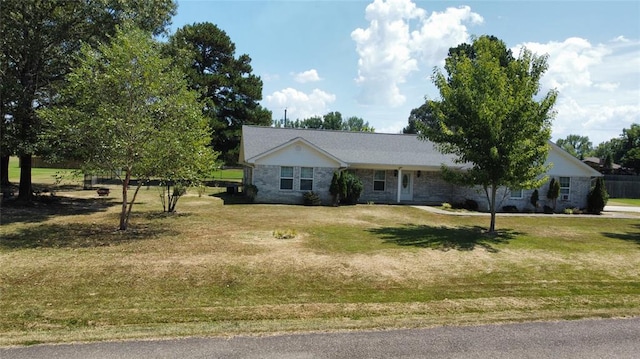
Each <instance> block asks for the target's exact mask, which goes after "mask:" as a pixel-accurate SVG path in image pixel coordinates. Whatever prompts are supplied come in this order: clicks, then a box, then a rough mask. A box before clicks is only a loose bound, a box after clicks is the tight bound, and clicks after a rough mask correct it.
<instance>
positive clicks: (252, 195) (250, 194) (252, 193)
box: [244, 184, 258, 202]
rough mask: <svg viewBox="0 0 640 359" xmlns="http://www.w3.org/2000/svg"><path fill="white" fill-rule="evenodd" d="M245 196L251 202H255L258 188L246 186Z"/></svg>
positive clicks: (250, 185) (251, 185)
mask: <svg viewBox="0 0 640 359" xmlns="http://www.w3.org/2000/svg"><path fill="white" fill-rule="evenodd" d="M244 195H245V196H247V198H248V199H249V201H250V202H253V201H255V200H256V196H257V195H258V187H256V186H255V185H253V184H248V185H246V186H244Z"/></svg>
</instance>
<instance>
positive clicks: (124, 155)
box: [39, 28, 214, 230]
mask: <svg viewBox="0 0 640 359" xmlns="http://www.w3.org/2000/svg"><path fill="white" fill-rule="evenodd" d="M159 47H160V45H159V43H157V42H155V41H154V40H153V39H152V38H151V34H150V33H148V32H145V31H142V30H137V29H134V28H127V30H118V31H117V33H116V35H115V37H114V38H112V40H111V44H110V45H100V46H99V47H98V48H97V49H92V48H91V47H89V46H83V48H82V52H81V54H82V56H80V58H79V64H78V66H77V67H76V68H74V69H73V71H72V72H71V73H70V74H69V76H68V82H67V83H66V86H65V87H64V89H63V92H62V93H61V100H62V103H63V104H64V105H61V106H59V107H55V108H51V109H45V110H42V111H40V113H39V115H41V116H42V117H43V118H45V119H47V120H48V121H50V123H51V126H50V128H51V132H50V134H49V135H50V136H53V137H64V138H66V139H67V143H71V144H72V145H70V146H72V147H75V149H72V150H73V151H74V153H76V154H79V155H80V157H81V158H82V159H83V160H84V161H85V165H86V167H87V168H88V169H96V170H103V171H110V172H114V173H116V174H120V178H121V180H122V209H121V212H120V225H119V228H120V230H126V229H127V226H128V223H129V216H130V214H131V210H132V208H133V204H134V203H135V200H136V196H137V194H138V191H139V189H140V187H141V186H142V184H143V183H144V182H145V181H146V180H148V179H149V178H151V177H159V178H162V179H164V180H166V181H174V183H179V184H181V183H182V182H180V181H194V180H197V179H198V178H199V177H200V175H201V174H202V173H203V172H204V171H206V170H207V168H208V166H210V165H211V162H212V160H213V159H214V155H213V153H212V152H211V150H210V149H209V148H207V147H206V145H207V144H208V143H209V142H210V138H209V134H210V132H209V128H208V126H207V121H206V119H205V118H204V117H203V116H202V112H201V105H200V104H199V103H198V101H197V93H196V92H193V91H189V90H188V89H187V84H186V82H185V80H184V75H183V73H182V72H180V71H179V70H177V69H175V68H173V67H172V66H170V62H171V61H170V60H167V59H163V58H162V57H161V56H160V50H159ZM134 178H137V179H138V182H137V186H136V188H135V192H134V193H133V196H132V197H131V198H130V197H129V192H128V187H129V185H130V184H131V181H132V179H134Z"/></svg>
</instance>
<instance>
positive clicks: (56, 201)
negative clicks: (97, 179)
mask: <svg viewBox="0 0 640 359" xmlns="http://www.w3.org/2000/svg"><path fill="white" fill-rule="evenodd" d="M118 204H119V203H118V202H117V201H115V200H114V199H112V198H75V197H63V196H51V195H48V194H47V195H40V196H36V198H35V199H34V200H33V202H31V203H26V204H25V203H21V202H19V201H17V200H15V199H11V200H4V201H2V208H1V214H0V225H5V224H11V223H37V222H43V221H45V220H46V219H48V218H49V217H53V216H69V215H81V214H89V213H94V212H103V211H106V210H107V209H108V208H109V207H111V206H116V205H118Z"/></svg>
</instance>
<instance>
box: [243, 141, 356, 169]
mask: <svg viewBox="0 0 640 359" xmlns="http://www.w3.org/2000/svg"><path fill="white" fill-rule="evenodd" d="M246 162H247V163H251V164H255V163H261V164H270V165H292V166H300V165H306V166H312V165H313V166H317V167H333V166H337V167H347V164H346V163H344V162H343V161H342V160H340V159H339V158H337V157H335V156H333V155H331V154H330V153H328V152H327V151H325V150H323V149H322V148H319V147H317V146H316V145H314V144H312V143H310V142H309V141H307V140H305V139H304V138H301V137H296V138H294V139H292V140H290V141H288V142H285V143H283V144H281V145H279V146H276V147H274V148H271V149H269V150H267V151H265V152H263V153H260V154H257V155H255V156H253V157H251V158H247V159H246Z"/></svg>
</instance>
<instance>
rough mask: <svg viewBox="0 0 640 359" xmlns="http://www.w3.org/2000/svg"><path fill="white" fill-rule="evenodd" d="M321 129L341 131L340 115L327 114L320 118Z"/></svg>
mask: <svg viewBox="0 0 640 359" xmlns="http://www.w3.org/2000/svg"><path fill="white" fill-rule="evenodd" d="M322 128H323V129H325V130H342V114H341V113H340V112H338V111H334V112H329V113H327V114H326V115H324V116H323V117H322Z"/></svg>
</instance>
